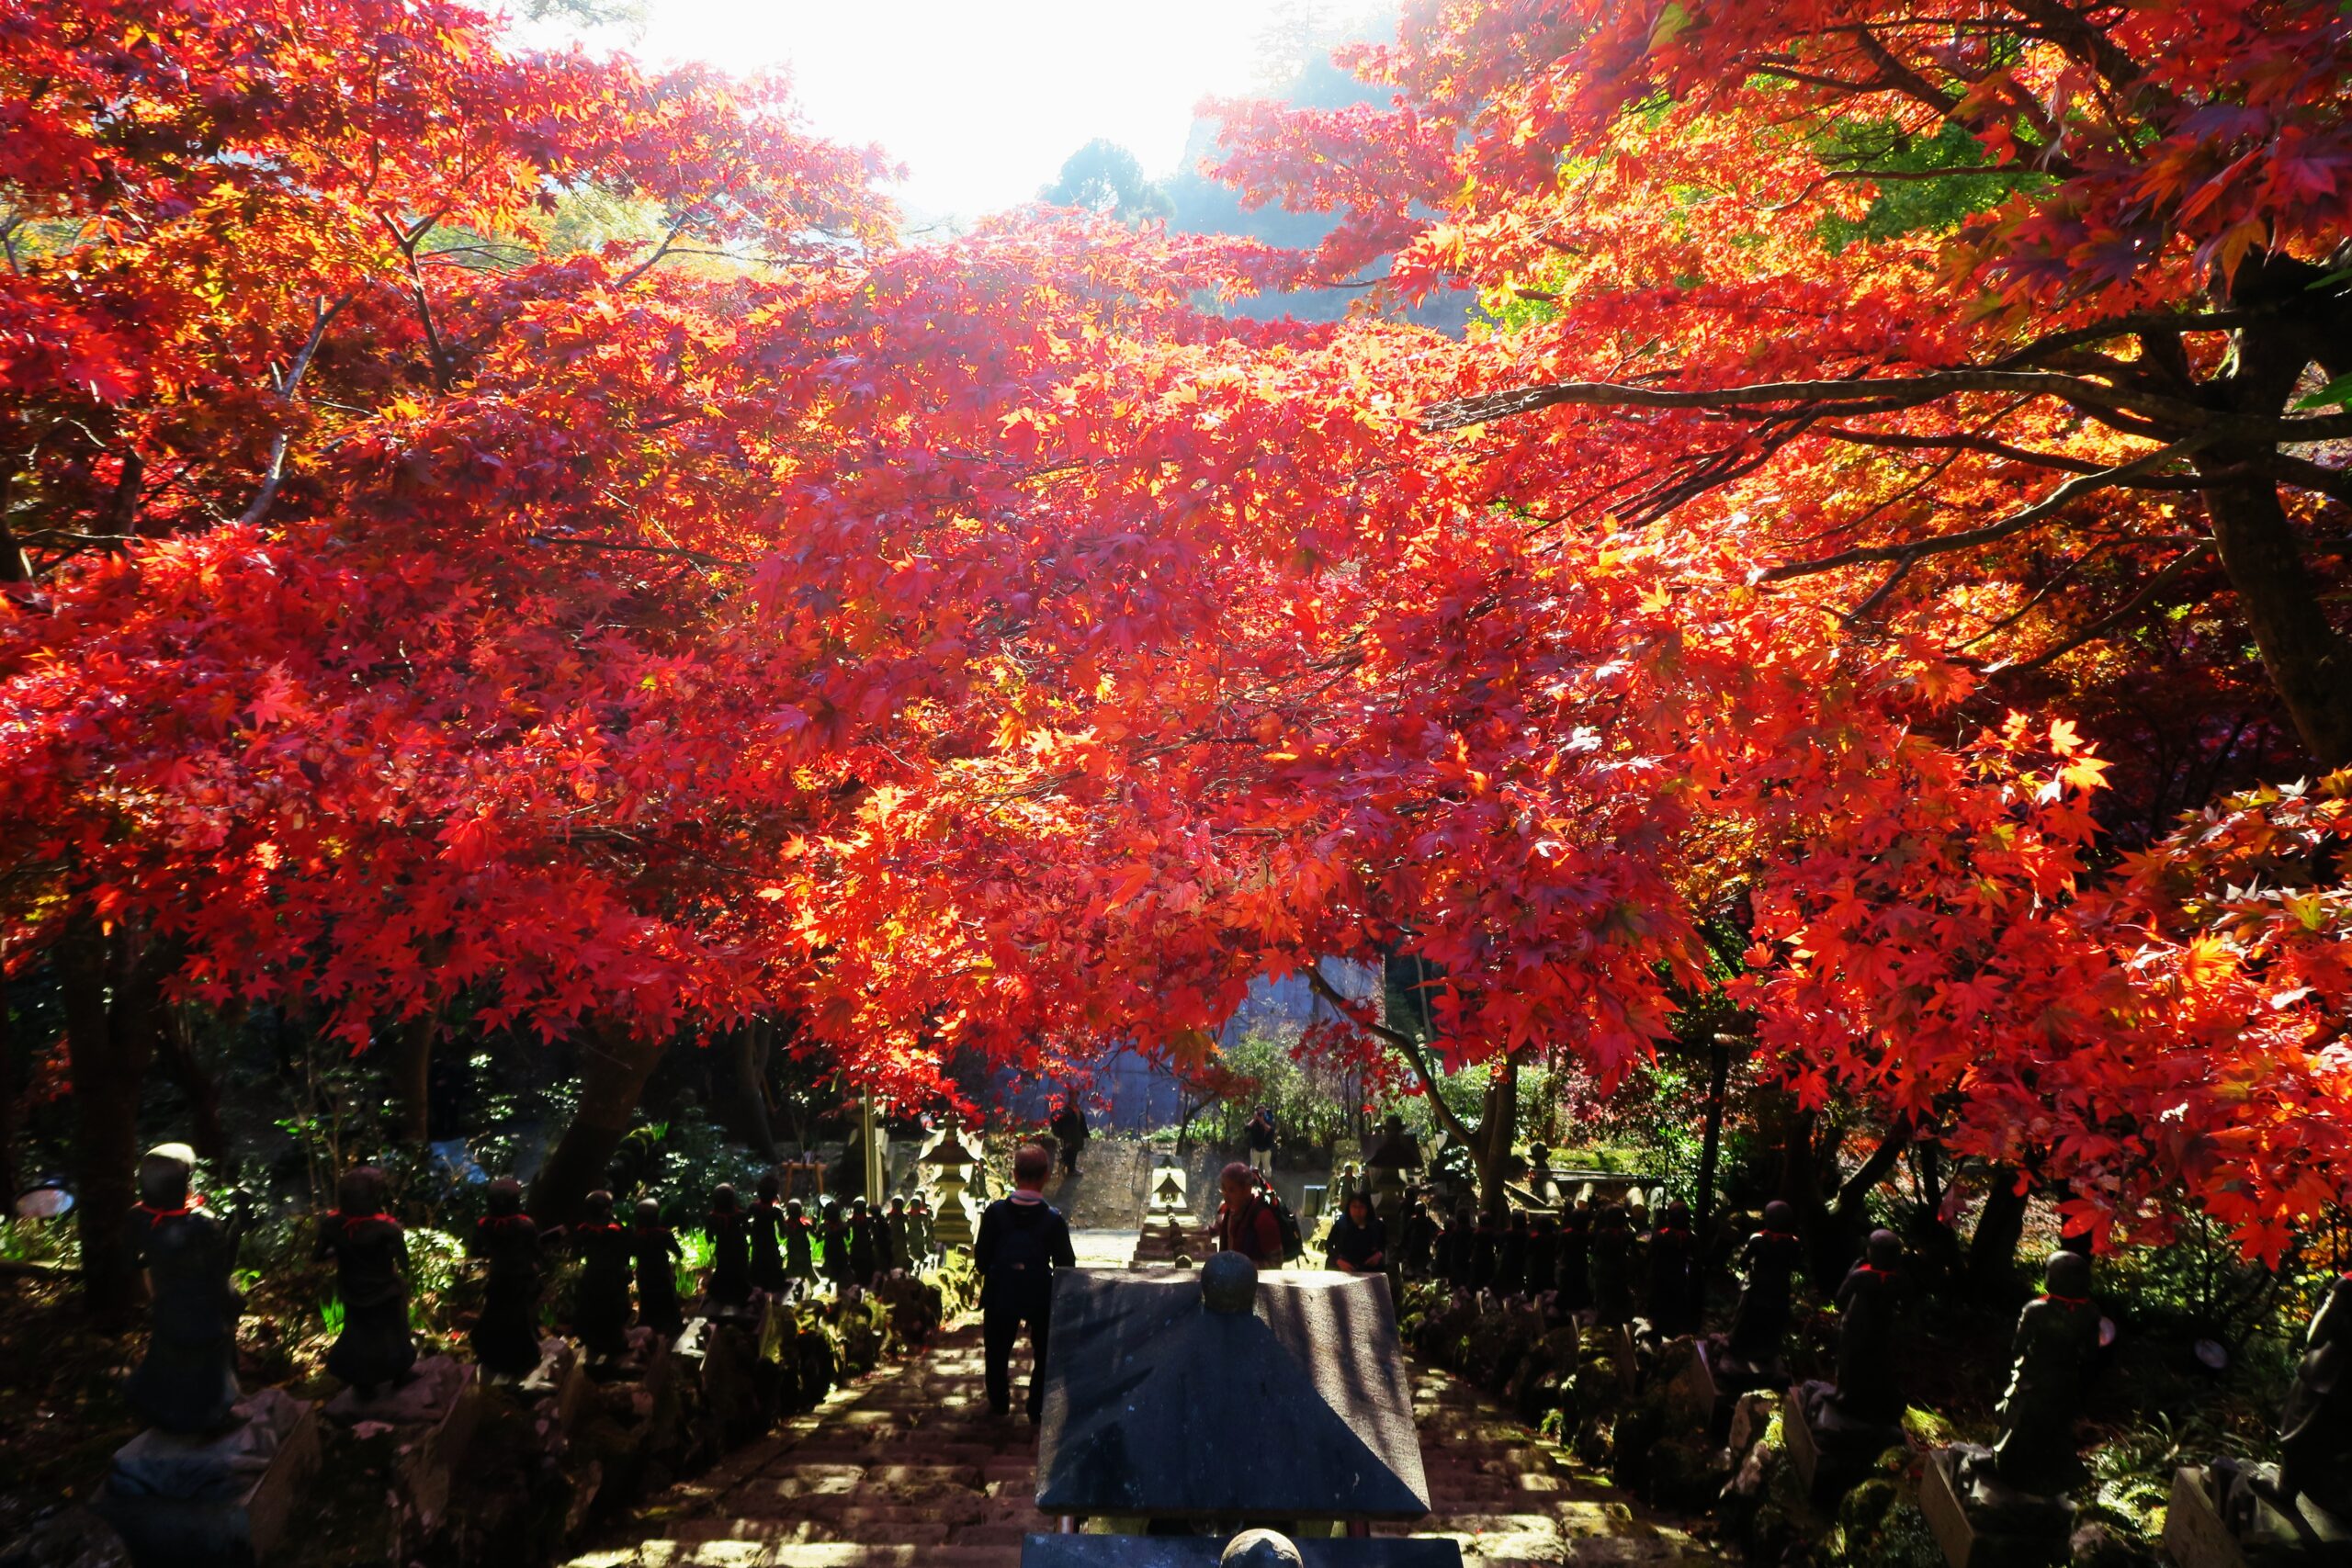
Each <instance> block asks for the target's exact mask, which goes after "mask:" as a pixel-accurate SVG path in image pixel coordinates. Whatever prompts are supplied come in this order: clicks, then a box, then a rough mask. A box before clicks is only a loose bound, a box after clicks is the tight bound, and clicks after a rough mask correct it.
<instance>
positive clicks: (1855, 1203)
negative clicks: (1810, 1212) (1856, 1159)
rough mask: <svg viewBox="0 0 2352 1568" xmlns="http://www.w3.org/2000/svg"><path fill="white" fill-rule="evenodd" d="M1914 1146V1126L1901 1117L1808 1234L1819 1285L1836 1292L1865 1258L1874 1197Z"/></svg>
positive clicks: (1848, 1180) (1864, 1160)
mask: <svg viewBox="0 0 2352 1568" xmlns="http://www.w3.org/2000/svg"><path fill="white" fill-rule="evenodd" d="M1910 1144H1911V1123H1910V1122H1909V1120H1908V1119H1907V1118H1900V1117H1898V1118H1897V1119H1896V1120H1895V1122H1894V1125H1893V1126H1891V1127H1889V1128H1888V1129H1887V1130H1886V1135H1885V1136H1884V1137H1883V1138H1881V1139H1880V1140H1879V1143H1878V1146H1877V1147H1876V1148H1874V1149H1872V1150H1871V1152H1870V1154H1869V1155H1868V1156H1866V1157H1865V1158H1864V1159H1863V1161H1862V1163H1861V1164H1860V1165H1859V1166H1857V1167H1856V1168H1854V1173H1853V1175H1851V1176H1849V1177H1848V1178H1846V1179H1845V1180H1844V1181H1843V1182H1842V1183H1840V1184H1839V1186H1838V1201H1837V1203H1836V1205H1835V1206H1834V1207H1832V1208H1830V1209H1829V1210H1828V1211H1827V1213H1825V1214H1824V1215H1823V1217H1822V1223H1820V1224H1817V1225H1815V1226H1814V1227H1813V1228H1812V1229H1811V1230H1810V1231H1808V1233H1807V1240H1808V1243H1809V1245H1810V1247H1811V1256H1810V1258H1809V1259H1808V1262H1809V1264H1810V1266H1811V1269H1812V1272H1813V1277H1814V1279H1815V1281H1817V1282H1819V1283H1820V1284H1822V1285H1823V1286H1824V1287H1825V1288H1833V1289H1834V1288H1835V1287H1836V1285H1837V1283H1838V1281H1839V1280H1843V1279H1844V1278H1845V1277H1846V1270H1847V1269H1850V1268H1852V1267H1853V1266H1854V1264H1855V1262H1856V1261H1857V1260H1858V1259H1859V1258H1860V1257H1861V1255H1862V1246H1863V1242H1864V1240H1865V1238H1866V1237H1867V1236H1868V1235H1869V1234H1870V1228H1871V1224H1870V1219H1871V1212H1870V1197H1871V1193H1872V1192H1873V1191H1875V1190H1877V1188H1878V1185H1879V1183H1880V1182H1882V1181H1884V1180H1885V1179H1887V1177H1888V1176H1889V1175H1891V1174H1893V1172H1894V1167H1895V1164H1896V1162H1897V1161H1899V1160H1901V1159H1902V1157H1903V1151H1904V1150H1905V1148H1907V1147H1909V1146H1910Z"/></svg>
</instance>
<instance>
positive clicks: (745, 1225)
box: [703, 1181, 863, 1312]
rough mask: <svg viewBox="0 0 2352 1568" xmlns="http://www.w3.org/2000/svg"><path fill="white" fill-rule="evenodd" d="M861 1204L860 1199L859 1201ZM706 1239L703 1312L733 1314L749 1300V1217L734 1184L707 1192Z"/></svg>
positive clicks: (750, 1290) (750, 1266)
mask: <svg viewBox="0 0 2352 1568" xmlns="http://www.w3.org/2000/svg"><path fill="white" fill-rule="evenodd" d="M860 1201H863V1200H860ZM703 1224H704V1233H705V1234H706V1235H708V1236H709V1237H710V1276H709V1278H708V1279H707V1280H704V1282H703V1307H704V1310H705V1311H706V1312H708V1311H712V1310H717V1311H722V1312H729V1311H734V1310H736V1309H738V1308H741V1307H746V1306H749V1305H750V1304H751V1301H752V1218H751V1216H750V1215H749V1214H746V1213H743V1206H742V1204H741V1202H740V1201H737V1199H736V1196H735V1184H734V1183H733V1182H731V1181H722V1182H720V1183H719V1184H718V1186H716V1187H714V1188H712V1189H711V1190H710V1214H709V1217H708V1218H707V1219H706V1220H705V1221H704V1223H703Z"/></svg>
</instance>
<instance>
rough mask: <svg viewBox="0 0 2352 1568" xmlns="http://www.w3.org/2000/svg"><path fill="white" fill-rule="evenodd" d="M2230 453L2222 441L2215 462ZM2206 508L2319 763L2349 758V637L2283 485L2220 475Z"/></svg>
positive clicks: (2271, 669)
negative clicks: (2306, 552)
mask: <svg viewBox="0 0 2352 1568" xmlns="http://www.w3.org/2000/svg"><path fill="white" fill-rule="evenodd" d="M2232 460H2233V459H2232V457H2231V456H2230V454H2228V453H2227V452H2225V451H2223V450H2221V449H2218V448H2217V449H2216V451H2215V453H2214V456H2213V459H2212V464H2211V465H2210V466H2226V465H2227V464H2229V463H2230V462H2231V461H2232ZM2205 509H2206V513H2207V515H2208V516H2210V517H2211V519H2212V524H2213V541H2214V543H2215V545H2216V546H2217V547H2219V549H2220V551H2221V557H2222V567H2223V568H2224V570H2227V571H2228V572H2229V574H2230V586H2231V587H2232V588H2233V589H2234V590H2235V591H2236V592H2237V596H2238V602H2239V603H2240V604H2243V605H2244V606H2245V617H2246V622H2247V625H2248V626H2251V627H2252V629H2253V631H2254V643H2255V647H2256V648H2257V649H2260V650H2261V653H2262V667H2263V669H2264V670H2265V671H2267V672H2268V674H2269V676H2270V683H2271V685H2272V686H2273V687H2275V688H2277V690H2278V696H2279V700H2280V701H2281V702H2282V703H2284V704H2285V705H2286V708H2287V714H2288V716H2289V717H2290V718H2291V719H2292V720H2293V721H2294V725H2295V729H2296V732H2297V733H2298V734H2300V735H2301V737H2302V739H2303V744H2304V745H2305V746H2306V747H2308V748H2309V749H2310V750H2311V754H2312V759H2313V760H2314V761H2317V762H2318V763H2319V765H2320V767H2321V768H2323V769H2324V770H2330V771H2332V770H2334V769H2336V768H2341V767H2344V766H2346V765H2347V764H2352V643H2347V642H2346V640H2345V638H2344V637H2343V635H2342V634H2340V633H2339V632H2337V631H2336V629H2335V626H2334V624H2333V623H2332V622H2331V621H2330V620H2329V618H2328V614H2327V605H2326V603H2325V601H2324V600H2323V599H2322V597H2321V589H2322V587H2323V586H2324V584H2323V581H2322V580H2321V578H2320V577H2319V575H2318V574H2317V573H2315V572H2313V571H2312V570H2311V566H2310V563H2309V562H2308V561H2307V560H2306V559H2305V558H2304V556H2303V549H2302V544H2301V541H2300V540H2298V539H2297V538H2296V537H2295V530H2294V525H2293V524H2292V523H2290V521H2289V519H2288V517H2287V511H2286V508H2285V507H2284V506H2282V505H2280V504H2279V501H2278V487H2277V486H2276V485H2274V484H2272V483H2271V482H2270V481H2269V480H2267V479H2238V480H2234V481H2231V482H2226V483H2219V484H2216V485H2214V486H2213V487H2212V488H2211V489H2209V490H2207V491H2205Z"/></svg>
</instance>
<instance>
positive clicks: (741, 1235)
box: [703, 1181, 752, 1307]
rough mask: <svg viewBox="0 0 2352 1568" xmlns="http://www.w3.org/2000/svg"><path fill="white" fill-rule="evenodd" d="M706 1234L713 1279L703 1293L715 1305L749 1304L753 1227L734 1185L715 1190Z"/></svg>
mask: <svg viewBox="0 0 2352 1568" xmlns="http://www.w3.org/2000/svg"><path fill="white" fill-rule="evenodd" d="M703 1234H704V1235H707V1236H708V1237H710V1278H709V1279H708V1280H706V1281H704V1284H703V1294H704V1295H705V1297H707V1299H708V1300H709V1302H710V1303H711V1304H713V1305H714V1306H726V1307H740V1306H743V1305H746V1304H747V1303H750V1301H751V1299H752V1224H751V1221H750V1219H749V1218H748V1217H746V1216H745V1214H744V1213H743V1209H742V1205H741V1204H740V1203H739V1202H737V1201H736V1199H735V1184H734V1183H733V1182H730V1181H722V1182H720V1183H719V1184H718V1186H716V1187H714V1188H712V1189H711V1190H710V1214H709V1217H708V1218H707V1219H706V1220H704V1222H703Z"/></svg>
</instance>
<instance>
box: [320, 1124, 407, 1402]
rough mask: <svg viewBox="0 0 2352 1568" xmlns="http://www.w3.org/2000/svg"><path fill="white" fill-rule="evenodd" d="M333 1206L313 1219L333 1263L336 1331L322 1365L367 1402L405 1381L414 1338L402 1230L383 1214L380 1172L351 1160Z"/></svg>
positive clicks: (322, 1246) (323, 1252)
mask: <svg viewBox="0 0 2352 1568" xmlns="http://www.w3.org/2000/svg"><path fill="white" fill-rule="evenodd" d="M336 1202H337V1203H338V1205H339V1207H338V1208H337V1209H336V1210H335V1212H334V1213H331V1214H329V1215H327V1217H326V1218H325V1219H323V1220H322V1221H321V1222H320V1223H319V1244H318V1247H317V1254H316V1255H317V1256H318V1257H321V1258H326V1257H329V1256H332V1257H333V1258H334V1262H335V1288H336V1290H337V1292H339V1293H340V1294H341V1295H342V1297H343V1333H342V1334H341V1335H339V1336H338V1337H336V1339H335V1342H334V1348H331V1349H330V1350H328V1351H327V1371H330V1372H333V1373H334V1375H335V1376H336V1377H338V1378H341V1379H342V1380H343V1381H344V1382H347V1383H349V1384H350V1385H351V1386H352V1387H353V1388H354V1389H356V1390H357V1391H358V1393H359V1397H360V1398H361V1399H363V1400H369V1399H373V1398H375V1397H376V1395H377V1393H379V1391H381V1390H382V1389H384V1388H386V1387H387V1386H393V1385H398V1384H400V1383H402V1382H407V1381H408V1376H409V1369H410V1368H412V1367H413V1366H414V1365H415V1364H416V1342H415V1341H414V1340H413V1339H411V1338H410V1337H409V1332H408V1235H407V1233H405V1232H404V1231H402V1230H401V1223H400V1222H399V1221H398V1220H396V1219H393V1218H392V1217H391V1216H390V1214H387V1213H384V1173H383V1172H382V1171H380V1170H379V1169H377V1168H375V1167H374V1166H372V1165H360V1166H354V1167H352V1168H350V1169H349V1170H346V1171H345V1172H344V1173H343V1180H342V1181H341V1182H340V1183H339V1184H338V1185H337V1188H336Z"/></svg>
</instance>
